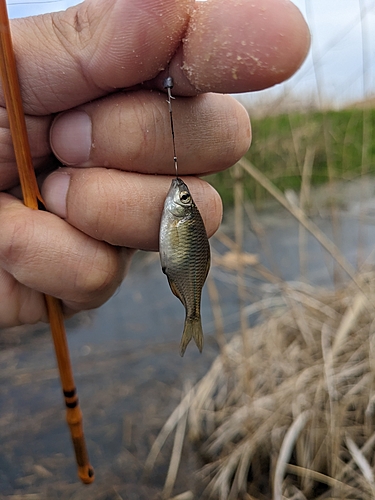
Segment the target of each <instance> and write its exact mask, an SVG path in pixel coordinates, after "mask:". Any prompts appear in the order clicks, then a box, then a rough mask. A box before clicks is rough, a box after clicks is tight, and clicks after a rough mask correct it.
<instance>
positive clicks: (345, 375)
mask: <svg viewBox="0 0 375 500" xmlns="http://www.w3.org/2000/svg"><path fill="white" fill-rule="evenodd" d="M357 280H358V281H359V282H360V283H361V284H362V288H365V289H366V296H364V295H363V294H362V292H360V291H358V287H357V285H355V284H353V283H351V284H349V285H347V286H346V287H344V288H342V289H340V290H338V291H329V290H327V289H321V288H313V287H311V286H307V285H305V284H302V283H301V284H295V285H293V286H288V285H284V286H283V289H282V297H283V299H284V301H285V305H284V306H283V307H279V308H278V309H276V311H275V309H274V308H273V309H272V313H270V315H269V318H268V319H267V320H266V321H264V322H263V323H262V324H260V325H258V326H256V327H254V328H249V329H248V330H247V332H246V335H247V337H248V338H247V343H248V345H250V346H251V354H250V356H248V357H245V356H244V338H243V336H242V335H237V336H235V337H234V338H233V339H232V340H231V341H230V343H228V344H227V345H226V346H225V348H224V349H223V351H222V353H221V354H220V355H219V356H218V357H217V359H216V360H215V361H214V363H213V365H212V367H211V369H210V370H209V372H208V373H207V374H206V376H205V377H204V378H203V379H202V380H201V381H200V382H199V383H198V384H197V385H196V386H195V387H194V388H192V389H191V390H189V391H188V393H187V395H186V397H185V398H184V399H183V400H182V402H181V404H180V405H179V406H178V407H177V409H176V410H175V412H174V413H173V414H172V415H171V417H170V419H169V420H168V422H167V424H166V426H165V427H164V429H163V430H162V432H161V435H160V436H162V439H160V436H159V438H158V439H157V441H156V442H155V444H154V447H153V450H152V452H151V454H150V457H149V460H148V463H147V466H148V467H151V466H152V465H153V462H154V460H155V459H156V455H157V452H158V450H159V449H160V447H161V446H162V443H163V440H164V439H165V438H166V437H167V435H168V434H169V433H170V432H171V431H172V430H173V429H174V427H175V426H177V425H178V422H180V421H181V419H186V415H187V417H188V436H189V439H191V440H193V441H195V442H196V443H197V445H198V452H199V453H200V454H201V455H202V457H204V460H205V461H206V463H207V465H206V466H205V467H203V469H202V470H201V471H200V473H199V474H200V477H201V479H203V480H204V481H205V482H206V483H207V488H206V493H207V495H208V496H210V497H212V498H219V499H222V500H224V499H225V500H226V499H238V498H248V499H250V498H253V499H255V498H256V499H264V498H271V497H272V498H274V499H277V500H279V499H280V500H281V499H295V500H297V499H328V498H340V499H349V498H350V499H358V498H361V499H362V500H367V499H373V498H374V494H375V481H374V476H373V466H374V458H373V455H374V443H375V433H374V409H375V405H374V402H375V397H374V361H373V360H374V348H375V328H374V314H373V313H374V311H373V308H372V306H371V305H370V304H374V303H375V272H374V271H373V270H371V271H367V272H363V273H361V275H360V276H358V277H357ZM178 439H179V440H180V439H181V438H180V437H179V438H178ZM169 491H170V489H169Z"/></svg>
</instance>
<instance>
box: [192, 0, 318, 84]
mask: <svg viewBox="0 0 375 500" xmlns="http://www.w3.org/2000/svg"><path fill="white" fill-rule="evenodd" d="M196 5H197V7H196V9H195V10H194V13H193V15H192V17H191V21H190V23H189V28H188V31H187V33H186V36H185V39H184V47H183V53H184V56H183V68H182V69H183V72H184V74H185V76H186V77H187V79H188V81H189V82H190V83H191V85H192V86H193V87H194V88H195V89H197V90H198V91H200V92H207V91H216V92H245V91H252V90H261V89H264V88H266V87H270V86H272V85H275V84H277V83H280V82H282V81H284V80H285V79H287V78H289V77H290V76H291V75H292V74H293V73H294V72H295V71H296V70H297V69H298V68H299V67H300V65H301V64H302V62H303V60H304V59H305V57H306V55H307V52H308V50H309V47H310V34H309V29H308V27H307V24H306V22H305V20H304V18H303V16H302V14H301V12H300V11H299V10H298V8H297V7H296V6H295V5H294V4H293V3H291V2H290V1H289V0H253V1H252V2H242V1H241V0H233V1H231V2H228V1H227V0H207V1H205V2H199V3H197V4H196Z"/></svg>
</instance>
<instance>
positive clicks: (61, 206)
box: [42, 172, 70, 219]
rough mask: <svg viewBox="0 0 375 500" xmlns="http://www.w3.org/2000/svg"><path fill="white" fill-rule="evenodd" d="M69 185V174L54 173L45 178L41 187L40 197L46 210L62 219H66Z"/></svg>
mask: <svg viewBox="0 0 375 500" xmlns="http://www.w3.org/2000/svg"><path fill="white" fill-rule="evenodd" d="M69 184H70V175H69V174H66V173H62V172H54V173H53V174H51V175H49V176H48V177H47V178H46V180H45V181H44V183H43V187H42V196H43V199H44V201H45V204H46V207H47V210H49V211H50V212H52V213H54V214H56V215H58V216H59V217H61V218H62V219H66V217H67V208H66V197H67V194H68V189H69Z"/></svg>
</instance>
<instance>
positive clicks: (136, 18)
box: [0, 0, 191, 115]
mask: <svg viewBox="0 0 375 500" xmlns="http://www.w3.org/2000/svg"><path fill="white" fill-rule="evenodd" d="M190 4H191V0H137V1H136V2H134V1H133V0H85V1H84V2H83V3H81V4H79V5H77V6H75V7H71V8H70V9H68V10H66V11H64V12H58V13H52V14H45V15H43V16H36V17H29V18H24V19H15V20H13V21H12V33H13V39H14V46H15V52H16V57H17V62H18V69H19V74H20V80H21V82H22V92H23V100H24V105H25V111H26V113H29V114H34V115H35V114H36V115H40V114H49V113H53V112H58V111H62V110H64V109H67V108H71V107H74V106H77V105H79V104H82V103H83V102H86V101H88V100H90V99H95V98H97V97H100V96H102V95H105V94H107V93H108V92H112V91H113V90H115V89H117V88H124V87H131V86H133V85H136V84H138V83H140V82H142V81H144V80H149V79H150V78H153V77H154V76H155V75H156V74H157V73H158V72H159V71H160V70H161V69H163V68H164V67H165V65H166V62H167V61H168V60H169V59H170V57H171V55H172V54H173V53H174V52H175V50H176V48H177V46H178V44H179V43H180V40H181V37H182V34H183V33H184V31H185V30H186V27H187V23H188V20H189V5H190ZM2 100H3V97H2V96H1V95H0V102H1V101H2Z"/></svg>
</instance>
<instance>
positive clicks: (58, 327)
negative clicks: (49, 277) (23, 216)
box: [0, 0, 94, 484]
mask: <svg viewBox="0 0 375 500" xmlns="http://www.w3.org/2000/svg"><path fill="white" fill-rule="evenodd" d="M0 74H1V81H2V86H3V93H4V98H5V105H6V108H7V112H8V118H9V126H10V132H11V136H12V140H13V146H14V152H15V157H16V162H17V168H18V172H19V178H20V184H21V188H22V195H23V200H24V204H25V205H26V206H27V207H29V208H32V209H34V210H38V209H44V205H43V199H42V197H41V194H40V192H39V188H38V184H37V181H36V177H35V172H34V168H33V164H32V158H31V152H30V145H29V141H28V137H27V131H26V122H25V115H24V112H23V105H22V100H21V91H20V85H19V81H18V74H17V67H16V62H15V57H14V52H13V45H12V38H11V32H10V26H9V17H8V11H7V6H6V2H5V0H0ZM45 300H46V305H47V310H48V317H49V322H50V325H51V332H52V338H53V343H54V346H55V353H56V359H57V365H58V368H59V373H60V380H61V386H62V390H63V394H64V399H65V405H66V419H67V422H68V425H69V429H70V434H71V437H72V441H73V446H74V451H75V456H76V461H77V466H78V476H79V477H80V479H81V480H82V482H84V483H86V484H89V483H92V482H93V480H94V469H93V468H92V467H91V465H90V462H89V457H88V453H87V448H86V442H85V436H84V433H83V425H82V412H81V410H80V407H79V403H78V396H77V391H76V387H75V384H74V377H73V370H72V366H71V362H70V355H69V347H68V342H67V338H66V332H65V326H64V318H63V313H62V305H61V302H60V300H58V299H56V298H55V297H51V296H49V295H45Z"/></svg>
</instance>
